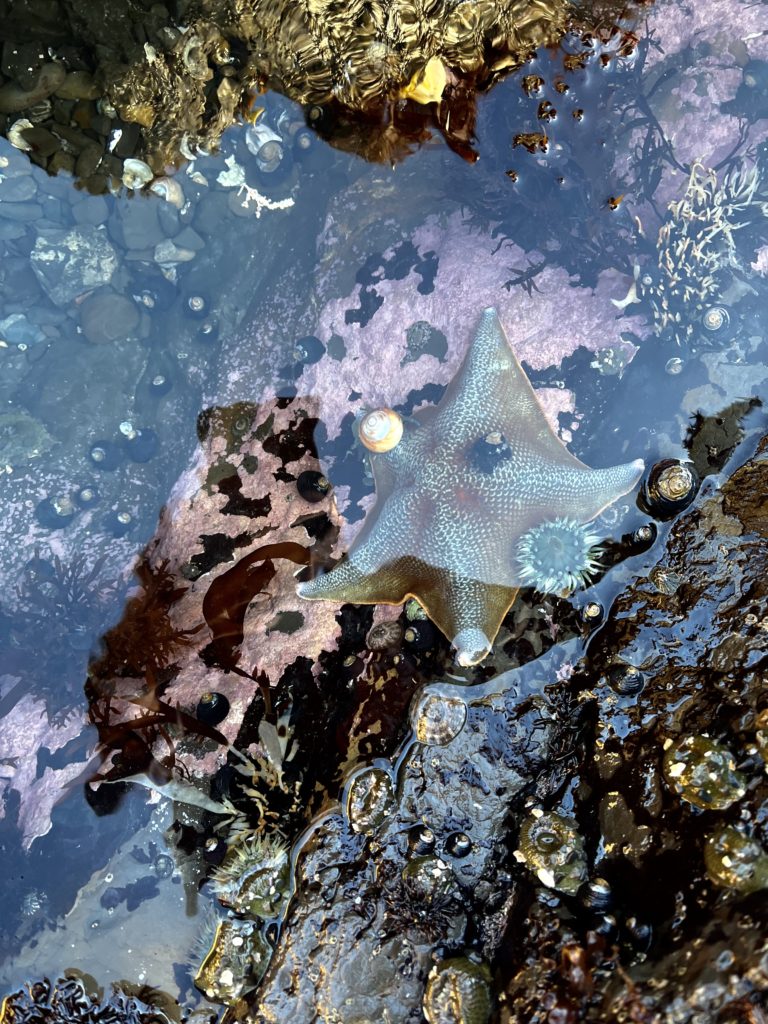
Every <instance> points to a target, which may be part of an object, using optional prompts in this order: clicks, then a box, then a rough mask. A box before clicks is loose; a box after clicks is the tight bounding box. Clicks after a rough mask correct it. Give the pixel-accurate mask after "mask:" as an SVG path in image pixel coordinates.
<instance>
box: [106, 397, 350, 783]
mask: <svg viewBox="0 0 768 1024" xmlns="http://www.w3.org/2000/svg"><path fill="white" fill-rule="evenodd" d="M310 412H311V403H307V402H305V401H302V400H300V399H298V400H296V401H295V402H289V403H287V404H286V403H285V402H273V403H265V404H263V405H261V406H255V405H250V406H248V405H245V404H242V405H240V406H235V407H233V408H228V409H222V410H213V411H212V412H211V413H210V418H209V428H208V433H207V435H206V437H205V438H204V440H203V441H202V442H201V444H200V447H199V449H198V451H197V455H196V458H195V461H194V463H193V465H192V466H191V467H190V468H189V469H188V470H187V471H186V472H185V473H184V474H183V476H182V477H181V478H180V479H179V480H178V481H177V483H176V485H175V487H174V489H173V492H172V494H171V496H170V498H169V501H168V503H167V505H166V508H165V510H164V512H163V515H162V517H161V521H160V524H159V527H158V531H157V534H156V537H155V540H154V541H153V543H152V545H151V546H150V548H149V550H148V552H147V558H148V560H149V562H150V564H152V565H158V564H159V565H162V566H163V571H164V572H165V573H167V574H168V575H169V577H171V578H173V579H174V580H175V581H176V582H175V586H176V588H177V596H176V598H175V599H174V602H173V605H172V607H171V609H170V612H169V614H170V618H171V621H172V626H173V629H174V631H175V632H176V634H177V635H179V636H183V637H184V639H183V642H182V643H180V644H178V646H177V647H176V648H175V649H174V650H173V652H172V654H171V656H170V660H171V661H172V662H173V665H174V667H175V669H176V671H175V676H174V680H173V683H172V686H171V688H170V690H169V691H168V694H167V695H166V696H165V698H164V699H165V700H167V701H169V702H170V703H171V704H172V705H173V706H174V707H179V708H180V709H182V710H184V711H186V712H187V713H189V714H191V715H194V714H195V709H196V707H197V706H198V704H199V702H200V700H201V698H202V697H203V695H204V694H206V693H209V692H211V691H214V692H216V693H219V694H223V695H224V696H225V697H226V698H227V700H228V701H229V704H230V707H231V710H230V712H229V714H228V715H227V716H226V718H225V719H224V720H223V721H222V722H220V723H217V725H216V728H217V730H218V731H219V732H220V733H221V734H222V735H223V736H224V737H225V738H226V740H227V741H229V742H233V741H234V740H235V738H236V736H237V734H238V731H239V729H240V726H241V724H242V721H243V716H244V715H245V712H246V709H247V708H248V706H249V705H250V703H251V702H252V700H253V698H254V696H255V694H256V693H257V692H258V689H259V684H258V682H257V680H260V681H261V682H262V684H265V685H267V686H275V685H277V683H278V682H279V680H280V678H281V676H282V674H283V673H284V671H285V670H286V668H287V667H288V666H289V665H291V664H292V663H293V662H295V661H296V659H297V658H306V659H309V660H310V661H311V662H312V663H313V665H315V666H316V664H317V661H318V658H319V656H320V654H321V652H322V651H323V650H329V649H333V648H334V646H335V637H336V636H337V634H338V624H337V622H336V619H335V615H336V613H337V611H338V609H336V608H333V607H327V608H326V607H323V608H318V609H314V608H313V609H312V610H311V611H312V614H308V608H307V605H306V603H305V602H303V601H302V600H301V599H300V598H299V597H298V596H297V594H296V580H295V573H297V572H298V571H300V570H301V569H302V568H303V566H305V565H308V564H309V562H310V559H311V558H312V557H313V554H314V553H316V552H319V551H324V553H325V554H332V553H334V551H335V549H334V541H335V538H336V536H337V524H338V517H337V515H336V511H335V507H334V503H333V498H332V496H330V495H329V496H328V497H327V498H324V499H323V500H322V501H321V502H316V503H314V502H313V503H310V502H309V501H306V500H304V499H303V498H302V497H301V495H300V494H299V492H298V490H297V486H296V478H297V477H298V475H299V474H300V473H301V472H302V471H304V470H317V469H318V463H317V460H316V458H315V457H314V456H313V453H312V447H311V435H312V430H313V426H314V423H315V421H314V419H313V418H312V416H311V415H310ZM319 534H322V535H321V536H319ZM310 549H311V551H312V553H313V554H311V553H310ZM139 599H140V598H139ZM118 628H119V627H118ZM107 641H108V642H109V636H108V637H107ZM114 687H115V692H114V695H113V696H111V697H110V715H111V718H110V724H114V723H115V721H121V722H129V721H130V720H131V719H132V718H136V717H138V716H139V714H140V713H141V708H137V707H136V705H135V703H133V698H134V697H135V695H136V692H137V687H138V688H139V689H140V688H141V681H140V680H137V679H136V678H130V679H115V680H114ZM107 690H109V687H107ZM162 746H163V745H162V744H158V749H157V750H155V751H154V753H155V756H158V757H159V756H161V754H162V753H163V752H165V753H167V748H166V749H165V751H163V750H162ZM226 753H227V749H226V747H223V746H220V747H219V748H218V749H216V750H215V751H213V752H212V753H208V754H206V755H204V756H199V757H198V756H197V755H194V754H190V755H181V754H180V755H179V756H180V757H181V758H182V759H183V760H184V763H185V764H186V767H187V768H188V769H189V770H190V771H192V772H194V773H197V774H205V773H210V772H211V771H213V770H215V768H216V767H217V766H218V764H219V763H220V762H221V760H222V759H223V758H225V757H226Z"/></svg>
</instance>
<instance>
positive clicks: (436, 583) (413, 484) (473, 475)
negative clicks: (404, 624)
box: [298, 308, 644, 666]
mask: <svg viewBox="0 0 768 1024" xmlns="http://www.w3.org/2000/svg"><path fill="white" fill-rule="evenodd" d="M384 414H386V415H388V416H390V417H393V418H395V422H396V425H397V421H399V419H400V418H399V417H398V416H397V413H394V412H392V410H380V411H379V412H378V413H369V414H368V417H366V419H367V418H371V417H375V416H377V415H378V416H379V417H381V416H382V415H384ZM364 422H365V420H364V421H363V423H364ZM358 429H359V431H360V433H361V440H363V443H365V444H366V445H367V447H371V445H370V444H369V443H368V442H367V441H366V438H365V437H364V434H363V431H362V424H361V426H360V427H359V428H358ZM400 431H401V432H402V433H400ZM392 443H393V444H394V447H392V448H391V450H388V451H379V452H377V453H375V454H372V455H371V457H370V459H371V467H372V470H373V476H374V483H375V486H376V505H375V506H374V508H373V509H372V510H371V511H370V512H369V514H368V516H367V518H366V521H365V523H364V524H363V528H362V530H361V532H360V534H359V536H358V537H357V538H356V540H355V543H354V545H353V546H352V549H351V550H350V552H349V555H348V557H347V559H346V561H343V562H341V563H339V564H338V565H337V566H336V567H335V568H333V569H332V570H331V571H330V572H329V573H327V574H326V575H324V576H318V577H316V578H315V579H313V580H311V581H309V582H307V583H301V584H299V587H298V593H299V595H300V596H301V597H305V598H308V599H310V600H321V599H322V600H329V601H338V602H342V603H351V604H401V603H402V602H403V601H405V600H406V598H408V597H415V598H416V599H417V600H418V601H419V603H420V604H421V605H422V606H423V607H424V609H425V611H426V613H427V615H428V616H429V618H430V619H431V620H432V621H433V622H434V623H435V625H436V626H437V627H438V628H439V629H440V630H441V631H442V632H443V633H444V634H445V636H446V637H447V638H448V639H449V640H450V641H451V642H452V644H453V647H454V648H455V650H456V659H457V661H458V663H459V664H460V665H466V666H469V665H476V664H478V663H479V662H480V661H482V660H483V658H485V657H486V656H487V655H488V653H489V652H490V650H491V646H492V643H493V641H494V640H495V638H496V634H497V633H498V631H499V628H500V626H501V623H502V620H503V619H504V616H505V615H506V614H507V612H508V611H509V609H510V607H511V606H512V603H513V602H514V600H515V597H516V596H517V592H518V590H519V589H520V587H521V585H523V583H524V580H522V579H521V577H520V567H519V565H518V563H517V559H516V546H517V543H518V542H519V540H520V538H521V537H522V536H523V535H524V534H525V533H526V532H527V531H528V530H530V529H532V528H533V527H535V526H537V525H539V524H541V523H542V522H547V521H551V520H553V519H555V518H556V517H566V518H567V519H569V520H572V521H575V522H576V523H579V524H583V523H587V522H589V521H590V520H591V519H594V518H595V516H597V515H599V514H600V512H602V511H603V510H604V509H605V508H607V507H608V506H609V505H611V504H612V503H613V502H614V501H616V500H617V499H618V498H620V497H621V496H622V495H624V494H626V493H627V492H628V491H630V490H631V489H632V488H633V487H634V485H635V484H636V483H637V481H638V479H639V478H640V476H641V474H642V472H643V469H644V466H643V462H642V460H640V459H638V460H636V461H634V462H630V463H627V464H626V465H621V466H613V467H611V468H609V469H590V468H589V467H588V466H586V465H585V464H584V463H583V462H580V461H579V460H578V459H577V458H575V457H574V456H573V455H571V453H570V452H569V451H568V449H567V448H566V447H565V445H564V444H563V443H562V441H561V440H560V439H559V438H558V436H557V435H556V434H555V432H554V431H553V430H552V428H551V427H550V425H549V423H548V421H547V418H546V416H545V415H544V411H543V409H542V407H541V405H540V404H539V401H538V399H537V397H536V393H535V392H534V390H533V388H532V387H531V384H530V381H529V380H528V378H527V377H526V375H525V372H524V371H523V368H522V367H521V366H520V363H519V362H518V360H517V357H516V356H515V354H514V352H513V351H512V348H511V347H510V344H509V342H508V340H507V338H506V335H505V333H504V330H503V328H502V326H501V323H500V322H499V318H498V316H497V314H496V310H495V309H493V308H489V309H486V310H485V311H484V312H483V314H482V317H481V320H480V325H479V328H478V330H477V334H476V335H475V339H474V341H473V342H472V344H471V345H470V347H469V350H468V352H467V354H466V356H465V358H464V362H463V363H462V365H461V367H460V369H459V371H458V373H457V374H456V376H455V377H454V379H453V381H452V382H451V384H450V385H449V386H448V388H447V390H446V392H445V394H444V395H443V397H442V399H441V400H440V402H439V404H438V405H436V406H432V407H430V408H427V409H424V410H420V411H419V412H418V413H416V414H415V415H414V416H413V417H410V418H409V419H408V420H406V421H401V422H400V424H399V427H398V430H397V431H395V434H394V438H393V441H392Z"/></svg>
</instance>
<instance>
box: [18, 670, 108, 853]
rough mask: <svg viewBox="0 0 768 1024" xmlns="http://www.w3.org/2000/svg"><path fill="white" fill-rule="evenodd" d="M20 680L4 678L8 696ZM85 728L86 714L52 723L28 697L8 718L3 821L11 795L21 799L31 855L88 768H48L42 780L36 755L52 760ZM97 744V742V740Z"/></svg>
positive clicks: (39, 702)
mask: <svg viewBox="0 0 768 1024" xmlns="http://www.w3.org/2000/svg"><path fill="white" fill-rule="evenodd" d="M16 682H17V680H15V679H13V678H10V677H8V676H2V677H0V684H1V685H2V690H3V692H4V695H5V694H7V693H8V692H9V691H10V690H11V688H12V687H14V686H15V685H16ZM83 728H84V723H83V715H82V712H73V713H72V714H70V715H69V716H67V717H65V718H64V719H63V720H62V721H61V722H57V721H55V720H51V719H50V718H49V715H48V711H47V709H46V706H45V701H43V700H40V699H36V698H35V697H33V696H32V695H31V694H25V695H24V696H22V697H21V698H20V699H19V700H18V701H17V702H16V704H15V705H14V707H13V708H12V709H11V710H10V711H9V712H8V714H6V715H5V717H4V718H3V727H2V729H0V793H2V800H1V801H0V818H4V817H5V816H6V814H7V812H8V801H9V798H10V791H11V790H14V791H15V792H16V793H17V794H18V796H19V800H20V803H19V813H18V827H19V831H20V833H21V838H22V844H23V846H24V848H25V849H27V848H28V847H29V846H30V845H31V844H32V842H33V841H34V840H35V839H37V838H39V837H40V836H44V835H45V834H46V833H47V832H48V831H49V830H50V828H51V812H52V811H53V808H54V806H55V805H56V804H57V803H58V802H59V801H60V800H63V799H64V798H65V797H66V796H67V787H68V785H70V784H71V783H72V782H73V780H75V779H77V777H78V776H79V775H81V774H82V772H83V771H84V770H85V767H86V764H85V762H75V763H72V764H67V765H65V766H64V767H63V768H52V767H51V766H50V765H47V766H46V767H45V769H44V770H43V772H42V774H41V775H40V776H39V778H38V759H37V757H36V756H35V753H36V752H37V751H40V750H41V749H43V748H45V749H47V750H48V751H50V753H51V754H53V753H55V752H56V751H57V750H60V749H61V748H62V747H64V746H66V744H67V743H69V742H70V740H73V739H75V738H76V737H77V736H79V735H80V734H81V732H82V731H83ZM94 741H95V736H94Z"/></svg>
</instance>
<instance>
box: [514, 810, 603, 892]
mask: <svg viewBox="0 0 768 1024" xmlns="http://www.w3.org/2000/svg"><path fill="white" fill-rule="evenodd" d="M518 846H519V849H517V850H515V854H514V856H515V860H516V861H518V863H520V864H525V866H526V867H527V868H529V870H531V871H533V873H534V874H535V875H536V877H537V878H538V879H539V881H540V882H542V883H543V884H544V885H546V886H547V887H548V888H550V889H556V890H557V891H558V892H565V893H569V894H570V895H573V894H574V893H576V892H577V890H578V889H579V888H580V886H581V884H582V882H584V881H585V879H586V877H587V859H586V855H585V853H584V844H583V842H582V840H581V836H580V835H579V833H578V830H577V828H576V822H575V821H574V820H573V819H572V818H567V817H565V816H564V815H562V814H554V813H552V812H549V813H544V812H543V811H541V810H535V811H533V812H532V813H531V815H530V816H529V817H528V818H526V819H525V821H524V822H523V824H522V825H521V827H520V838H519V839H518Z"/></svg>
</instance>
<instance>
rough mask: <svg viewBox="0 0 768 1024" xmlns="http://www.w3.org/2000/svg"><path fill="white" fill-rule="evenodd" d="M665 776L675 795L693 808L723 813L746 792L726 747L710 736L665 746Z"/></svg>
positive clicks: (743, 779) (695, 737)
mask: <svg viewBox="0 0 768 1024" xmlns="http://www.w3.org/2000/svg"><path fill="white" fill-rule="evenodd" d="M664 750H665V753H664V775H665V776H666V779H667V782H668V783H669V785H670V786H671V787H672V789H674V790H675V792H676V793H677V794H678V795H679V796H681V797H682V798H683V800H687V801H688V803H689V804H693V806H694V807H700V808H701V809H702V810H704V811H707V810H711V811H724V810H725V809H726V808H727V807H730V806H731V804H732V803H735V802H736V801H737V800H740V799H741V797H743V796H744V794H745V793H746V791H747V785H746V778H745V777H744V775H743V774H742V772H740V771H738V770H737V769H736V763H735V761H734V759H733V755H732V754H731V752H730V750H728V748H727V747H724V746H722V745H721V744H719V743H715V742H714V741H713V740H711V739H710V738H709V736H686V737H685V738H684V739H682V740H681V741H680V742H679V743H675V744H673V743H672V742H671V741H670V740H667V742H666V743H665V744H664Z"/></svg>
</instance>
